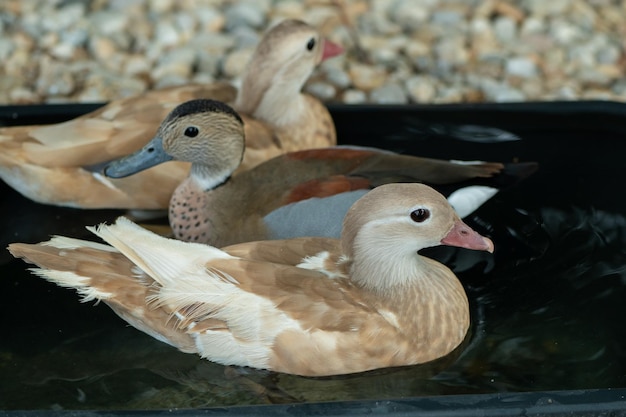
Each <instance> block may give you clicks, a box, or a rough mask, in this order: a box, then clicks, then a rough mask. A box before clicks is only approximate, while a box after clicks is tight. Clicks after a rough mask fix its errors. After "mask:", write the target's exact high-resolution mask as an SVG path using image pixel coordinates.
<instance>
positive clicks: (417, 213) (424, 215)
mask: <svg viewBox="0 0 626 417" xmlns="http://www.w3.org/2000/svg"><path fill="white" fill-rule="evenodd" d="M429 217H430V211H428V210H427V209H425V208H418V209H416V210H413V211H412V212H411V220H413V221H414V222H415V223H422V222H423V221H425V220H426V219H428V218H429Z"/></svg>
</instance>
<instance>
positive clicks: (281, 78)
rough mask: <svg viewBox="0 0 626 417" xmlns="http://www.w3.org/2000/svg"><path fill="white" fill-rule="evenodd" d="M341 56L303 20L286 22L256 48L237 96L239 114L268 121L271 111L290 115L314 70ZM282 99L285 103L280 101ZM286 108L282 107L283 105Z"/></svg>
mask: <svg viewBox="0 0 626 417" xmlns="http://www.w3.org/2000/svg"><path fill="white" fill-rule="evenodd" d="M341 52H342V49H341V47H339V46H338V45H335V44H334V43H332V42H330V41H328V40H326V39H323V38H322V37H321V35H320V34H319V32H318V31H317V30H315V28H313V27H311V26H309V25H308V24H306V23H304V22H302V21H300V20H291V19H290V20H285V21H282V22H280V23H279V24H277V25H276V26H274V27H272V28H271V29H270V30H269V31H268V32H267V33H266V34H265V36H264V37H263V39H262V40H261V42H260V43H259V45H258V46H257V48H256V50H255V52H254V54H253V55H252V58H251V60H250V62H249V63H248V66H247V69H246V73H245V74H244V77H243V81H242V86H241V91H240V93H239V95H238V96H237V102H236V108H237V110H238V111H241V112H244V113H246V114H251V115H254V116H255V117H257V118H260V119H264V120H266V121H268V122H273V120H268V118H270V119H271V118H272V117H271V115H268V114H266V113H270V110H272V109H274V111H283V112H285V111H288V109H289V107H288V104H289V102H290V101H293V100H294V98H295V97H296V96H297V95H298V94H299V93H300V90H301V89H302V86H303V85H304V83H305V82H306V80H307V79H308V78H309V77H310V76H311V73H312V72H313V69H314V68H315V67H316V66H317V65H318V64H319V63H320V62H321V61H322V60H324V59H326V58H330V57H333V56H335V55H338V54H340V53H341ZM281 99H282V100H281ZM283 100H284V104H286V105H287V106H286V107H282V108H281V107H280V105H281V104H282V103H283Z"/></svg>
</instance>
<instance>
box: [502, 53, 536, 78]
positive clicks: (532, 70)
mask: <svg viewBox="0 0 626 417" xmlns="http://www.w3.org/2000/svg"><path fill="white" fill-rule="evenodd" d="M505 69H506V73H507V74H508V75H513V76H516V77H522V78H531V77H536V76H537V65H535V62H534V61H533V60H532V59H529V58H526V57H514V58H511V59H509V60H508V61H507V62H506V67H505Z"/></svg>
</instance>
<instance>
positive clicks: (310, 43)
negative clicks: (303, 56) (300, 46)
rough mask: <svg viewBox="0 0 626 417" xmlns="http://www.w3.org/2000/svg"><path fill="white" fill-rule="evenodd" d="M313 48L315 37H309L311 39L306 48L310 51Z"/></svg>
mask: <svg viewBox="0 0 626 417" xmlns="http://www.w3.org/2000/svg"><path fill="white" fill-rule="evenodd" d="M313 48H315V38H311V39H309V41H308V42H307V44H306V49H308V50H309V51H312V50H313Z"/></svg>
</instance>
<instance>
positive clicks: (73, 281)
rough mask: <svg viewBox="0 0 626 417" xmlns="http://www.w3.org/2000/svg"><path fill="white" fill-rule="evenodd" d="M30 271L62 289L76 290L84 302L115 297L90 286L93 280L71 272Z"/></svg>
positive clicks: (36, 269) (34, 269)
mask: <svg viewBox="0 0 626 417" xmlns="http://www.w3.org/2000/svg"><path fill="white" fill-rule="evenodd" d="M30 271H31V272H32V273H34V274H35V275H37V276H39V277H41V278H44V279H45V280H47V281H50V282H52V283H55V284H57V285H58V286H60V287H66V288H74V289H75V290H76V291H77V292H78V293H79V294H80V295H81V297H82V298H81V301H82V302H87V301H92V300H106V299H109V298H111V297H112V296H113V294H111V293H110V292H103V291H99V290H98V289H97V288H94V287H92V286H90V285H89V284H90V282H91V278H88V277H83V276H81V275H77V274H75V273H74V272H71V271H56V270H47V269H40V268H32V269H30Z"/></svg>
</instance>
